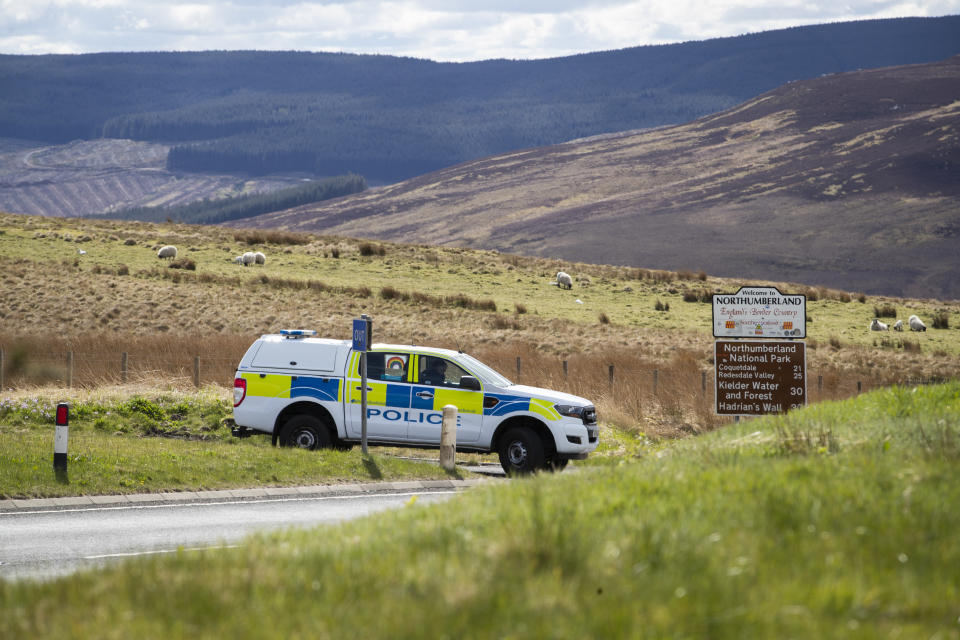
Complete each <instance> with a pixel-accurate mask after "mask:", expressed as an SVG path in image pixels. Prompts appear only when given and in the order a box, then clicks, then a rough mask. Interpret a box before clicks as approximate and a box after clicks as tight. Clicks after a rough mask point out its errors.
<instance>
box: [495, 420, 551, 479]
mask: <svg viewBox="0 0 960 640" xmlns="http://www.w3.org/2000/svg"><path fill="white" fill-rule="evenodd" d="M497 453H498V454H500V466H501V467H503V470H504V471H505V472H506V473H507V475H522V474H527V473H533V472H534V471H537V470H539V469H543V468H544V466H545V464H546V457H545V456H544V452H543V442H541V440H540V436H538V435H537V434H536V433H535V432H534V431H533V430H532V429H528V428H526V427H514V428H512V429H510V430H509V431H507V432H506V433H505V434H503V437H502V438H501V439H500V446H499V447H498V448H497Z"/></svg>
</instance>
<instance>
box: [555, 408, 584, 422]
mask: <svg viewBox="0 0 960 640" xmlns="http://www.w3.org/2000/svg"><path fill="white" fill-rule="evenodd" d="M553 408H554V409H556V410H557V413H559V414H560V415H562V416H567V417H569V418H580V419H581V420H582V419H583V410H584V409H586V407H578V406H575V405H572V404H555V405H553Z"/></svg>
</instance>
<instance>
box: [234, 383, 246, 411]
mask: <svg viewBox="0 0 960 640" xmlns="http://www.w3.org/2000/svg"><path fill="white" fill-rule="evenodd" d="M246 397H247V381H246V380H244V379H243V378H234V379H233V406H235V407H239V406H240V403H241V402H243V399H244V398H246Z"/></svg>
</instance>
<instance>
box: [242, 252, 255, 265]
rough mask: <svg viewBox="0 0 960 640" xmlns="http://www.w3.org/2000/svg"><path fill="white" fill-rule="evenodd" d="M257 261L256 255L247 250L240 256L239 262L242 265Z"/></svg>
mask: <svg viewBox="0 0 960 640" xmlns="http://www.w3.org/2000/svg"><path fill="white" fill-rule="evenodd" d="M256 262H257V255H256V254H255V253H254V252H253V251H247V252H246V253H245V254H243V255H242V256H240V264H242V265H243V266H245V267H246V266H248V265H251V264H255V263H256Z"/></svg>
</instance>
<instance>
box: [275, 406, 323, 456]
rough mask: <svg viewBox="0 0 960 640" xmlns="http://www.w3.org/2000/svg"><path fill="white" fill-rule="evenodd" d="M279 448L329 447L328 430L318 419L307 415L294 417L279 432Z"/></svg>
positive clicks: (311, 448)
mask: <svg viewBox="0 0 960 640" xmlns="http://www.w3.org/2000/svg"><path fill="white" fill-rule="evenodd" d="M279 442H280V446H281V447H297V448H299V449H310V450H313V449H325V448H327V447H329V446H330V444H331V438H330V430H329V429H328V428H327V425H326V424H325V423H324V422H323V421H322V420H320V419H319V418H317V417H315V416H311V415H307V414H299V415H295V416H293V417H292V418H290V419H289V420H287V422H286V423H285V424H284V425H283V429H282V430H281V431H280V440H279Z"/></svg>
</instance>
